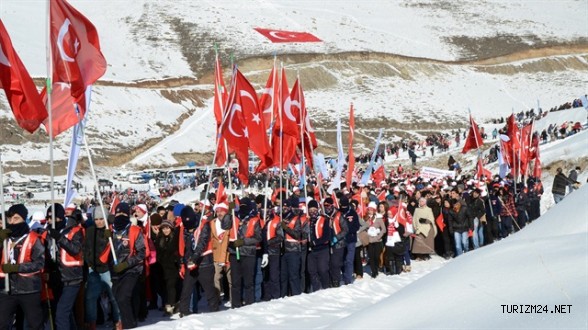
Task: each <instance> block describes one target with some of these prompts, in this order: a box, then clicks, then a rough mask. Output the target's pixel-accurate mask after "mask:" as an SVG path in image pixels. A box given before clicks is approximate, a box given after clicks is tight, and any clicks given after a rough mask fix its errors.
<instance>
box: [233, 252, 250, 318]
mask: <svg viewBox="0 0 588 330" xmlns="http://www.w3.org/2000/svg"><path fill="white" fill-rule="evenodd" d="M229 262H230V263H231V285H232V287H231V308H237V307H241V306H243V301H245V305H250V304H253V302H254V301H255V283H254V280H255V257H254V256H243V255H242V256H241V259H240V260H237V256H235V255H234V254H231V255H230V256H229ZM241 286H242V287H243V300H241Z"/></svg>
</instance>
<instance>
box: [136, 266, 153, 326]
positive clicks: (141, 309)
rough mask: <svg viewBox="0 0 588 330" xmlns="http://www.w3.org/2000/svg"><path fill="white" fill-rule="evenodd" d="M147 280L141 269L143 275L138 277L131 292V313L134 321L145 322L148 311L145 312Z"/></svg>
mask: <svg viewBox="0 0 588 330" xmlns="http://www.w3.org/2000/svg"><path fill="white" fill-rule="evenodd" d="M147 280H148V278H147V275H146V273H145V269H143V273H142V274H141V275H139V278H138V279H137V282H136V284H135V288H134V290H133V298H132V302H133V313H134V314H135V319H138V320H145V319H146V318H147V314H148V313H149V311H148V310H147V285H148V282H147Z"/></svg>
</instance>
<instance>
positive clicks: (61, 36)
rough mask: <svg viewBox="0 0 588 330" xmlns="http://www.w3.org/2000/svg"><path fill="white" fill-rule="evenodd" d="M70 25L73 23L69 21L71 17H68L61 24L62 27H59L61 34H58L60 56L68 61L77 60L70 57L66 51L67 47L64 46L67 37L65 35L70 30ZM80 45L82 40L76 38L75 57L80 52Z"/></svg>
mask: <svg viewBox="0 0 588 330" xmlns="http://www.w3.org/2000/svg"><path fill="white" fill-rule="evenodd" d="M70 25H71V22H70V21H69V18H66V19H65V21H64V22H63V24H62V25H61V28H59V34H58V35H57V48H58V49H59V56H60V57H61V59H62V60H64V61H66V62H75V59H74V58H72V57H70V56H69V55H68V54H67V53H66V52H65V49H64V47H63V41H64V39H65V36H66V35H67V33H68V32H69V26H70ZM79 46H80V42H79V40H78V39H77V38H76V39H75V41H74V52H75V54H74V57H75V56H76V55H77V54H78V48H79Z"/></svg>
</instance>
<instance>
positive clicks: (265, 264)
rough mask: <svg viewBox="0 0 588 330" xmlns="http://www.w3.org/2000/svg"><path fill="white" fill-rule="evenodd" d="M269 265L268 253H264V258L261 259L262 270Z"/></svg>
mask: <svg viewBox="0 0 588 330" xmlns="http://www.w3.org/2000/svg"><path fill="white" fill-rule="evenodd" d="M268 263H269V255H268V254H267V253H264V254H263V256H262V257H261V268H265V266H267V264H268Z"/></svg>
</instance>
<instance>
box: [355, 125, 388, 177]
mask: <svg viewBox="0 0 588 330" xmlns="http://www.w3.org/2000/svg"><path fill="white" fill-rule="evenodd" d="M383 132H384V130H383V129H382V128H380V133H379V134H378V140H376V147H375V148H374V152H373V153H372V158H371V159H370V164H369V165H368V167H367V169H366V170H365V172H364V173H363V176H362V177H361V181H360V184H362V185H366V184H367V182H368V181H369V179H370V178H371V177H372V172H373V170H374V165H375V163H376V155H377V154H378V149H379V148H380V140H382V133H383Z"/></svg>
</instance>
